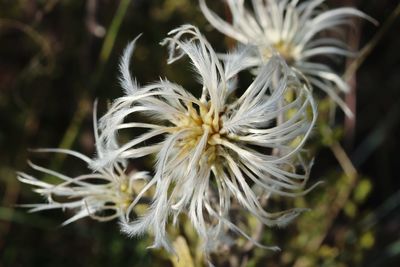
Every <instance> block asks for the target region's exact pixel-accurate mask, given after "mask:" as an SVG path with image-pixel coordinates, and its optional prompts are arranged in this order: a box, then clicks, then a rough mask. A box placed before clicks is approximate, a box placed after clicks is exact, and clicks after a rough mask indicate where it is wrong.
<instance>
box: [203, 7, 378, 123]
mask: <svg viewBox="0 0 400 267" xmlns="http://www.w3.org/2000/svg"><path fill="white" fill-rule="evenodd" d="M199 1H200V7H201V10H202V12H203V14H204V15H205V17H206V18H207V20H208V21H209V22H210V23H211V25H213V26H214V27H215V28H216V29H217V30H219V31H220V32H222V33H224V34H225V35H228V36H230V37H232V38H234V39H236V40H237V41H239V42H241V43H243V44H251V45H255V46H256V47H257V48H258V49H259V50H260V52H261V54H262V60H263V61H265V60H268V59H269V58H270V57H271V55H272V54H273V52H272V51H273V50H274V51H276V52H278V53H279V54H280V55H281V56H282V57H283V58H285V60H286V62H287V63H288V64H289V65H290V66H291V67H292V68H294V70H295V71H296V72H298V73H299V74H300V76H304V77H305V78H306V79H307V80H308V82H309V83H310V84H312V85H313V86H314V87H316V88H319V89H321V90H323V91H324V92H325V93H326V94H328V95H329V96H330V97H331V98H332V99H333V100H334V101H335V102H336V103H337V104H338V105H339V106H340V107H341V108H342V109H343V111H344V112H345V113H346V114H347V115H348V116H352V113H351V111H350V109H349V108H348V107H347V106H346V104H345V103H344V102H343V100H342V99H341V98H340V96H339V94H338V93H339V92H338V91H337V89H339V90H340V91H341V92H348V90H349V88H348V85H347V84H346V83H345V81H343V79H342V78H341V77H340V76H338V75H337V74H336V73H335V72H334V71H333V70H332V69H331V68H330V67H329V66H328V65H327V64H324V63H317V62H314V60H313V58H314V57H316V56H328V57H332V56H336V55H342V56H354V55H355V53H353V52H350V51H349V50H348V49H347V46H346V44H345V43H344V42H343V41H341V40H339V38H336V37H334V35H333V36H332V37H326V36H323V35H320V33H321V32H324V31H335V32H336V33H337V32H338V26H340V25H343V24H351V19H352V17H354V16H355V17H361V18H365V19H368V20H370V21H372V22H375V21H374V20H373V19H372V18H371V17H369V16H367V15H365V14H364V13H362V12H361V11H359V10H357V9H354V8H349V7H343V8H337V9H332V10H328V11H323V10H322V9H321V8H320V6H321V4H322V3H323V2H324V0H308V1H302V2H301V3H299V1H298V0H281V1H278V0H252V1H251V2H252V5H253V11H254V12H251V11H249V10H248V9H247V8H246V7H245V3H244V2H245V1H244V0H226V2H227V4H228V6H229V9H230V11H231V14H232V21H233V22H232V24H230V23H228V22H226V21H224V20H222V19H221V18H220V17H218V16H217V15H216V14H215V13H214V12H212V11H211V10H210V9H209V8H208V7H207V5H206V3H205V0H199ZM260 64H262V62H260Z"/></svg>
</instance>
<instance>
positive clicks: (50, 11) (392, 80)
mask: <svg viewBox="0 0 400 267" xmlns="http://www.w3.org/2000/svg"><path fill="white" fill-rule="evenodd" d="M208 2H209V3H210V6H212V7H213V8H214V9H215V10H216V11H217V12H219V13H220V14H224V12H226V9H225V8H224V6H223V4H222V2H220V1H208ZM327 3H328V5H329V6H330V7H337V6H343V5H353V6H356V7H358V8H359V9H360V10H362V11H364V12H365V13H367V14H369V15H371V16H372V17H374V18H375V19H377V20H378V21H379V22H380V25H379V26H378V27H374V26H373V25H371V24H369V23H365V22H357V23H355V26H356V27H355V28H356V30H355V31H352V32H351V33H350V34H349V35H348V37H349V38H348V40H349V43H350V45H351V46H352V47H355V48H356V47H358V46H360V47H363V46H364V45H367V44H368V45H369V47H370V48H371V50H370V51H369V52H368V51H367V52H368V53H366V55H367V57H366V58H365V61H364V62H363V63H362V65H361V66H360V68H359V69H358V72H357V74H356V75H354V76H352V77H350V78H351V79H350V82H351V85H352V87H353V88H354V89H355V88H356V91H355V92H354V95H353V97H352V96H349V97H348V99H347V101H348V103H356V106H357V109H356V111H357V117H356V121H349V120H345V119H344V118H343V116H342V115H340V112H339V115H338V116H337V124H336V125H335V126H334V127H333V131H331V130H330V127H329V126H328V125H326V123H325V124H324V123H322V122H320V123H319V126H318V127H317V130H316V132H317V133H316V135H315V136H316V137H315V138H314V139H313V140H312V141H311V144H310V146H311V147H312V148H313V151H315V152H316V153H317V155H316V158H315V166H314V168H313V171H312V174H311V180H313V181H316V180H324V181H326V183H325V185H324V186H322V187H320V188H318V189H317V190H314V191H313V192H312V193H310V194H309V195H307V196H306V197H304V198H299V199H297V200H296V201H294V203H295V205H296V206H307V207H310V208H312V211H311V212H309V213H306V214H304V215H303V216H301V217H300V218H299V219H298V220H297V221H296V223H294V224H292V225H290V226H288V227H287V228H285V229H266V230H265V234H264V237H263V239H262V240H263V241H265V243H275V244H278V245H280V246H281V247H282V248H283V252H281V253H277V254H272V253H271V252H268V251H265V250H262V249H254V250H252V251H250V252H247V253H245V254H241V255H240V257H239V260H240V262H241V264H242V266H295V267H308V266H311V267H313V266H332V267H336V266H339V267H341V266H343V267H354V266H366V267H379V266H393V267H395V266H400V186H399V185H400V179H399V178H400V177H399V174H398V173H397V174H396V168H397V167H399V166H400V157H399V156H398V155H399V151H400V127H399V126H400V50H399V47H400V17H399V13H400V11H399V8H398V5H399V3H398V1H396V0H381V1H372V0H371V1H366V0H359V1H356V0H331V1H327ZM396 7H397V10H396ZM396 12H397V15H396V14H395V13H396ZM183 23H191V24H195V25H197V26H198V27H199V28H200V29H201V30H202V31H203V32H204V34H205V35H206V36H207V38H208V39H209V40H210V42H211V43H212V44H213V45H214V46H215V49H216V50H218V51H221V52H222V51H224V50H225V49H226V47H227V46H229V45H231V44H232V41H231V40H228V39H226V38H224V37H223V36H222V35H221V34H220V33H218V32H217V31H215V30H213V29H212V28H211V27H210V26H209V25H208V24H207V22H206V21H205V19H204V17H203V16H202V14H201V12H200V10H199V8H198V5H197V1H196V0H164V1H163V0H121V1H117V0H86V1H79V0H75V1H74V0H47V1H46V0H36V1H35V0H0V199H1V204H0V267H5V266H7V267H8V266H11V267H14V266H16V267H17V266H24V267H25V266H60V267H63V266H173V263H172V262H171V261H170V260H169V258H168V256H167V255H166V254H165V253H164V252H162V251H157V250H156V251H151V250H146V247H147V246H148V245H149V244H150V239H149V238H144V239H141V240H138V239H129V238H127V237H125V236H123V235H122V234H120V233H119V231H118V227H117V224H116V223H115V222H108V223H98V222H96V221H93V220H91V219H84V220H80V221H78V222H76V223H74V224H71V225H69V226H66V227H62V228H61V227H60V224H61V223H62V222H63V221H64V220H65V219H67V218H68V216H70V214H65V213H62V212H61V211H48V212H42V213H34V214H31V213H27V210H26V209H23V208H16V207H15V206H16V204H21V203H37V202H41V201H43V199H41V197H40V196H37V195H36V194H35V193H33V192H32V191H31V188H30V187H29V186H26V185H21V184H20V183H19V182H18V181H17V179H16V174H15V172H16V171H17V170H18V171H27V172H29V173H33V171H32V170H29V168H28V166H27V163H26V161H27V160H28V159H32V160H33V161H34V162H37V163H41V164H42V165H45V166H51V167H52V168H56V169H60V170H63V172H67V173H72V174H74V173H75V174H76V173H79V172H81V171H82V170H83V169H84V168H83V166H80V165H76V164H75V162H74V161H69V160H68V159H65V158H62V157H52V156H51V155H36V154H32V153H29V152H28V149H29V148H38V147H66V148H72V149H74V150H79V151H81V152H83V153H84V154H87V155H92V154H93V153H94V147H93V134H92V117H91V116H92V114H91V111H92V103H93V101H94V100H95V99H96V98H98V99H99V102H100V105H99V110H100V113H102V112H104V111H105V110H106V106H107V102H108V101H110V100H112V99H113V98H115V97H118V96H120V95H121V94H122V90H121V89H120V87H119V85H118V78H117V77H118V60H119V56H120V54H121V53H122V51H123V48H124V46H125V45H126V44H127V43H128V42H129V41H130V40H132V39H133V38H135V37H136V36H137V35H138V34H140V33H143V35H142V37H141V38H140V40H139V42H138V45H137V49H136V52H135V53H134V58H133V64H132V72H133V73H134V76H136V77H137V79H138V81H139V82H140V83H142V84H146V83H148V82H151V81H153V80H155V79H158V77H168V79H170V80H172V81H176V82H178V83H180V84H182V85H184V86H185V87H186V88H190V86H191V85H193V84H194V82H195V81H194V80H193V78H192V76H191V75H188V74H190V70H188V68H187V65H185V64H184V63H185V62H184V61H183V62H180V63H177V64H175V65H174V66H171V67H169V66H167V65H166V51H165V49H164V48H163V47H161V46H159V45H158V43H159V42H160V41H161V40H162V39H163V38H164V37H165V36H166V34H167V32H168V31H169V30H171V29H173V28H174V27H176V26H179V25H181V24H183ZM371 40H376V41H377V43H376V45H374V44H373V43H371ZM347 63H350V62H347ZM354 96H356V97H354ZM324 103H325V102H324V101H322V102H321V104H320V109H321V114H324V105H325V104H324ZM344 121H345V127H342V126H341V125H343V123H344ZM338 141H340V143H341V145H339V143H338ZM344 151H345V152H346V154H347V155H348V157H349V158H350V159H351V160H352V162H353V164H354V166H355V167H356V169H357V174H356V175H352V173H351V166H350V171H347V172H344V171H343V170H342V168H343V166H344V167H346V157H344V158H343V152H344ZM338 159H339V161H338ZM340 160H342V162H340ZM347 163H348V162H347ZM345 169H346V168H345ZM349 173H350V174H349ZM353 174H354V173H353ZM189 245H190V243H189ZM227 258H228V256H227ZM216 263H218V266H235V265H234V264H235V263H234V262H232V261H231V262H229V260H225V259H224V257H221V259H217V260H216ZM175 264H176V263H175ZM243 264H244V265H243ZM237 266H240V265H239V264H238V265H237ZM187 267H188V266H187Z"/></svg>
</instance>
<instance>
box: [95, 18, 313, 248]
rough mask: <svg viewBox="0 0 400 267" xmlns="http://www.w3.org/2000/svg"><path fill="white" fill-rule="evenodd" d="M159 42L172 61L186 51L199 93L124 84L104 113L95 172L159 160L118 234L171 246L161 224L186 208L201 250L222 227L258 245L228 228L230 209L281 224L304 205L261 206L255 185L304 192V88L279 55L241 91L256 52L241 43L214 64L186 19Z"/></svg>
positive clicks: (307, 100)
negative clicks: (148, 187) (141, 201)
mask: <svg viewBox="0 0 400 267" xmlns="http://www.w3.org/2000/svg"><path fill="white" fill-rule="evenodd" d="M162 44H164V45H167V46H168V48H169V62H170V63H172V62H175V61H176V60H178V59H179V58H181V57H183V56H187V57H189V59H190V60H191V62H192V64H193V67H194V70H195V72H196V75H197V76H198V79H197V80H198V82H199V83H200V85H201V87H202V93H201V96H200V97H196V96H194V95H192V94H191V93H190V92H188V91H186V90H185V89H184V88H182V87H181V86H179V85H177V84H175V83H172V82H169V81H167V80H160V81H159V82H155V83H153V84H149V85H146V86H142V87H137V88H135V90H130V91H127V90H125V92H126V95H125V96H123V97H120V98H118V99H116V100H115V101H114V103H113V105H112V106H111V107H110V109H109V111H108V112H107V113H106V114H105V115H104V116H103V117H102V118H101V120H100V124H99V132H100V136H99V139H98V142H99V144H100V145H101V146H102V147H103V146H104V147H105V148H106V150H107V153H105V154H104V155H103V156H102V157H99V158H98V159H97V160H96V162H95V164H93V166H94V168H97V169H99V168H107V167H109V166H111V165H112V164H115V162H120V161H124V160H126V159H137V158H140V157H145V156H148V155H153V156H155V159H156V162H155V174H154V177H153V178H152V180H151V183H154V186H155V193H154V196H153V201H152V204H151V207H150V208H149V210H148V211H147V213H146V214H144V215H143V216H141V217H139V218H138V219H137V220H133V221H130V222H129V221H122V222H121V225H122V230H123V232H125V233H127V234H128V235H130V236H137V235H141V234H143V233H144V232H146V231H147V230H150V231H151V232H152V233H153V234H154V236H155V239H154V244H153V247H164V248H166V249H167V250H169V251H173V247H172V245H171V243H170V241H169V238H168V235H167V232H166V226H167V224H168V223H169V222H171V221H172V223H176V222H177V219H178V217H179V215H181V214H183V213H184V214H186V215H187V216H188V218H189V219H190V221H191V222H192V225H193V227H194V229H195V230H196V231H197V233H198V234H199V236H200V237H201V238H202V240H203V241H204V249H205V250H206V251H209V250H211V249H213V248H214V247H215V246H216V245H218V243H219V242H220V241H221V240H222V237H223V236H225V235H226V233H227V232H228V231H231V232H234V233H238V234H240V235H243V236H245V237H246V238H249V240H251V241H253V242H254V243H255V244H257V245H260V246H261V244H259V243H257V242H256V241H255V240H252V239H251V238H250V236H249V235H248V234H246V233H245V232H244V230H242V229H240V228H239V227H238V226H237V225H235V222H234V221H232V220H231V219H230V217H229V211H230V209H231V207H232V205H236V206H238V205H240V206H242V209H243V211H246V212H248V213H249V214H250V215H252V216H254V217H256V218H257V219H258V220H260V221H261V222H262V223H264V224H266V225H269V226H285V225H286V224H287V223H289V222H290V221H292V220H293V219H294V218H295V217H296V216H298V214H300V213H301V212H303V211H304V209H291V210H287V211H281V212H272V211H267V210H265V209H264V207H263V206H262V205H261V203H260V200H259V199H260V197H261V195H260V194H261V193H260V191H259V190H258V191H257V190H254V187H255V186H258V187H260V188H262V190H261V192H264V193H265V194H268V195H281V196H288V197H295V196H299V195H301V194H304V193H306V192H307V191H304V190H303V189H304V186H305V183H306V181H307V179H308V174H309V165H306V164H303V162H302V161H301V160H299V159H300V158H301V151H302V150H303V146H304V143H305V141H306V140H307V137H308V136H309V135H310V133H311V130H312V127H313V125H314V123H315V119H316V106H315V103H314V101H313V98H312V96H311V94H310V91H309V90H308V88H306V87H305V86H304V85H303V84H302V83H301V82H300V81H299V79H298V78H297V76H296V75H295V74H294V72H293V71H292V69H291V68H290V67H288V66H287V64H286V63H285V62H284V61H283V60H282V59H281V58H280V57H276V56H272V57H271V58H270V60H269V61H268V62H267V63H266V64H265V65H263V66H261V67H260V68H259V72H258V75H257V76H256V78H255V79H254V80H253V81H252V82H251V83H250V84H249V85H248V86H247V87H246V88H244V89H245V90H237V84H236V79H237V75H238V73H239V72H240V71H242V70H245V69H248V68H252V67H254V66H255V62H254V61H252V60H250V59H249V57H248V54H249V53H252V54H253V53H254V50H251V49H248V47H240V48H238V49H236V50H235V51H233V52H231V53H230V54H229V55H228V56H226V57H225V58H224V59H223V60H221V59H219V58H218V57H217V55H216V53H215V52H214V50H213V49H212V47H211V45H210V44H209V43H208V41H207V40H206V39H205V38H204V37H203V36H202V35H201V34H200V32H199V30H198V29H197V28H196V27H194V26H191V25H184V26H181V27H179V28H177V29H175V30H173V31H171V32H170V34H169V37H168V38H166V39H165V40H164V41H163V42H162ZM128 51H129V53H128V54H129V55H130V53H131V51H130V50H128ZM126 59H127V57H125V56H124V57H123V63H121V68H122V67H123V68H126V69H121V73H122V76H126V75H127V74H126V73H128V70H127V69H128V68H129V61H126ZM257 64H258V63H257ZM128 78H129V79H128V80H130V79H131V78H130V76H129V77H128ZM123 79H124V80H125V78H123ZM242 89H243V88H242ZM239 92H243V93H239ZM288 97H289V98H291V99H290V100H287V98H288ZM278 121H279V123H278ZM123 132H124V133H123ZM128 134H130V138H128V139H126V138H125V139H124V140H127V141H123V140H122V139H121V140H119V142H117V140H118V136H120V135H124V136H126V135H128ZM132 134H133V135H132ZM299 169H302V170H301V171H300V172H299V173H298V172H297V170H299ZM268 248H270V249H274V250H276V249H277V248H276V247H268Z"/></svg>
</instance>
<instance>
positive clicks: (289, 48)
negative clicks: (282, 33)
mask: <svg viewBox="0 0 400 267" xmlns="http://www.w3.org/2000/svg"><path fill="white" fill-rule="evenodd" d="M273 48H274V49H275V51H276V52H278V53H279V55H280V56H281V57H283V58H284V59H285V61H286V63H287V64H288V65H292V64H293V63H294V61H295V58H296V53H295V47H294V46H293V45H291V44H290V43H288V42H285V41H284V40H279V41H277V42H276V43H274V44H273ZM272 54H273V52H272V51H271V48H268V47H267V48H263V49H262V56H263V58H264V59H265V60H268V59H270V58H271V56H272Z"/></svg>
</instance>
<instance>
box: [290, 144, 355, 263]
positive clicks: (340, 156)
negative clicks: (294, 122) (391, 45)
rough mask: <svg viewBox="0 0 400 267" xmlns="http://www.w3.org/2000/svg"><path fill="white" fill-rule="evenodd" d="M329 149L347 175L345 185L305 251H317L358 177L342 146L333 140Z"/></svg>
mask: <svg viewBox="0 0 400 267" xmlns="http://www.w3.org/2000/svg"><path fill="white" fill-rule="evenodd" d="M330 148H331V151H332V153H333V154H334V156H335V157H336V159H337V161H338V162H339V164H340V167H341V168H342V170H343V171H344V173H345V175H346V176H347V181H346V185H347V186H346V187H345V188H344V189H342V190H340V191H338V193H337V196H336V198H335V201H334V202H333V203H332V204H330V205H329V213H328V214H327V218H326V223H325V231H324V232H323V233H322V234H321V235H320V236H318V237H316V238H314V239H313V240H311V242H310V243H309V244H308V246H307V248H306V250H307V251H317V250H318V249H319V247H320V246H321V244H322V242H323V241H324V239H325V237H326V235H327V234H328V232H329V230H330V228H331V227H332V225H333V223H334V221H335V219H336V217H337V216H338V215H339V212H340V211H341V210H342V209H343V207H344V206H345V204H346V202H347V201H348V199H349V197H350V195H351V192H352V191H353V189H354V187H355V185H356V183H357V178H358V173H357V170H356V168H355V167H354V165H353V163H352V162H351V160H350V158H349V157H348V155H347V153H346V152H345V151H344V149H343V147H342V146H341V145H340V144H339V143H338V142H335V143H333V144H332V145H331V147H330ZM300 266H302V265H301V261H300V260H297V261H296V262H295V263H294V264H293V267H300Z"/></svg>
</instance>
